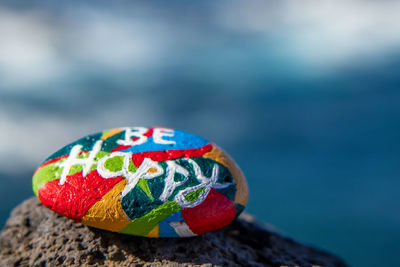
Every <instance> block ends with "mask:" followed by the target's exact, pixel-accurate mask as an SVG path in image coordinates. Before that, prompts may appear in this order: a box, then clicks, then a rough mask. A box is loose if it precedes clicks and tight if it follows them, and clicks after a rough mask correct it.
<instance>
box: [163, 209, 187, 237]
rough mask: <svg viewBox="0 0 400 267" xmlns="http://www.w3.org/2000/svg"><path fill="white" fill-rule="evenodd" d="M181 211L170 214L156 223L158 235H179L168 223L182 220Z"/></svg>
mask: <svg viewBox="0 0 400 267" xmlns="http://www.w3.org/2000/svg"><path fill="white" fill-rule="evenodd" d="M184 220H185V219H183V217H182V215H181V212H180V211H178V212H175V213H174V214H172V215H171V216H169V217H167V218H165V219H164V220H162V221H161V222H159V223H158V225H159V226H160V237H180V236H179V235H178V234H177V233H176V232H175V229H174V228H173V227H172V226H171V225H169V223H170V222H180V221H184Z"/></svg>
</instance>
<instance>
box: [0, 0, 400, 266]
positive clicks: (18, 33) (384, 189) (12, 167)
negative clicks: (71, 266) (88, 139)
mask: <svg viewBox="0 0 400 267" xmlns="http://www.w3.org/2000/svg"><path fill="white" fill-rule="evenodd" d="M328 2H329V3H330V4H322V3H319V1H306V2H305V3H304V4H302V5H300V4H295V3H293V2H290V1H283V3H282V4H273V3H270V2H254V3H252V4H250V3H248V2H235V4H229V5H227V2H224V1H223V2H221V3H212V2H209V1H205V2H202V3H192V4H190V5H189V4H186V5H183V6H182V5H181V4H178V3H177V2H172V3H171V4H168V6H167V4H166V3H163V2H157V5H156V4H141V5H137V4H136V5H135V4H128V3H126V2H123V1H121V2H120V1H117V2H116V4H113V5H112V6H111V5H110V4H109V3H105V2H102V1H100V2H99V4H96V7H93V6H92V4H91V3H90V2H89V1H81V2H72V4H71V3H70V2H68V3H67V2H62V3H59V4H58V3H57V4H56V3H53V2H50V1H37V3H35V4H32V3H29V4H28V3H20V4H15V3H13V2H12V1H10V2H9V1H5V2H3V3H2V4H0V129H1V131H0V138H1V140H2V141H1V142H0V177H1V178H0V179H1V180H0V181H2V186H0V200H1V202H0V227H3V225H4V224H5V221H6V219H7V218H8V216H9V213H10V211H11V210H12V208H13V207H14V206H16V205H17V204H18V203H20V202H21V201H23V200H24V199H26V198H28V197H30V196H33V192H32V188H31V177H32V174H33V172H34V170H35V169H36V167H37V166H38V165H39V164H40V163H41V161H42V160H44V159H45V158H46V157H47V156H48V155H50V154H51V153H52V152H54V151H56V150H58V149H59V148H61V147H62V146H64V145H65V144H67V143H69V142H72V141H74V140H76V139H78V138H80V137H82V136H84V135H87V134H89V133H94V132H97V131H100V130H103V129H107V128H112V127H120V126H152V125H158V126H167V127H172V128H178V129H183V130H187V131H190V132H193V133H196V134H198V135H200V136H203V137H205V138H208V139H209V140H211V141H213V142H215V143H217V144H219V145H220V146H221V147H223V148H224V149H225V150H226V151H228V152H229V153H230V154H231V155H232V156H233V157H234V159H235V160H236V161H237V162H238V164H239V166H241V168H242V170H243V171H244V173H245V175H246V177H247V179H248V183H249V187H250V200H249V203H248V207H247V208H246V211H247V212H249V213H252V214H254V215H255V216H256V217H257V218H258V219H259V220H260V221H263V222H266V223H269V224H272V225H274V226H275V227H276V228H277V229H279V230H280V231H281V232H282V233H284V234H285V235H288V236H290V237H292V238H295V239H297V240H300V241H302V242H304V243H307V244H311V245H314V246H317V247H321V248H324V249H326V250H328V251H330V252H333V253H335V254H338V255H340V256H341V257H342V258H344V259H345V260H346V261H347V262H348V263H349V264H350V265H352V266H395V265H396V264H397V262H398V257H397V253H398V251H400V228H399V224H400V213H399V212H398V210H399V204H400V152H399V151H400V141H399V138H400V75H399V71H400V46H399V45H400V37H399V36H400V34H398V33H399V32H400V20H399V19H398V15H397V14H398V12H399V11H400V4H398V3H397V2H395V1H366V2H365V3H362V2H361V1H349V2H348V3H346V4H339V3H335V2H334V1H331V2H330V1H328ZM318 3H319V4H318ZM343 11H346V12H343ZM396 31H397V32H396Z"/></svg>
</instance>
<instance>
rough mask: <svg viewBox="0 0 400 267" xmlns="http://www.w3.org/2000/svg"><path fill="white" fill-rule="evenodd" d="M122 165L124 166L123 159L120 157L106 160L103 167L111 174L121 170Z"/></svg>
mask: <svg viewBox="0 0 400 267" xmlns="http://www.w3.org/2000/svg"><path fill="white" fill-rule="evenodd" d="M123 165H124V157H122V156H115V157H112V158H109V159H107V160H106V162H104V167H105V168H106V169H107V170H109V171H111V172H117V171H120V170H122V167H123Z"/></svg>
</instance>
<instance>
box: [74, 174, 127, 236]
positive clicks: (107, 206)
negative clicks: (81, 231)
mask: <svg viewBox="0 0 400 267" xmlns="http://www.w3.org/2000/svg"><path fill="white" fill-rule="evenodd" d="M127 183H128V181H127V180H126V179H124V180H122V181H120V182H119V183H118V184H116V185H115V186H114V187H113V188H112V189H111V190H110V191H109V192H108V193H107V194H105V195H104V196H103V197H102V199H101V200H100V201H98V202H96V203H95V204H94V205H93V206H92V207H91V208H90V209H89V210H88V212H87V213H86V214H85V216H84V217H83V219H82V223H83V224H86V225H90V226H93V227H96V228H100V229H105V230H109V231H113V232H118V231H121V230H122V229H124V228H125V227H126V226H127V225H128V224H129V223H130V222H131V221H130V220H129V218H128V217H127V216H126V214H125V212H124V210H123V209H122V206H121V202H120V197H121V192H122V191H123V190H124V188H125V186H126V185H127Z"/></svg>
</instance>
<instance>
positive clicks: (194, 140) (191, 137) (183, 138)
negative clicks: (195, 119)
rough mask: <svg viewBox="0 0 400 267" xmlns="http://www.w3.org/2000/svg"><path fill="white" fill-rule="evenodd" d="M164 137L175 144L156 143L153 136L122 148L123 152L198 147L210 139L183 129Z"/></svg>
mask: <svg viewBox="0 0 400 267" xmlns="http://www.w3.org/2000/svg"><path fill="white" fill-rule="evenodd" d="M163 139H164V140H166V141H175V144H157V143H154V139H153V136H151V137H149V138H147V141H146V142H145V143H143V144H140V145H136V146H132V147H129V148H127V149H124V150H121V152H131V153H141V152H148V151H165V150H178V149H196V148H201V147H203V146H205V145H207V144H208V143H209V141H208V140H206V139H204V138H202V137H200V136H197V135H195V134H192V133H188V132H185V131H182V130H174V136H163Z"/></svg>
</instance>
